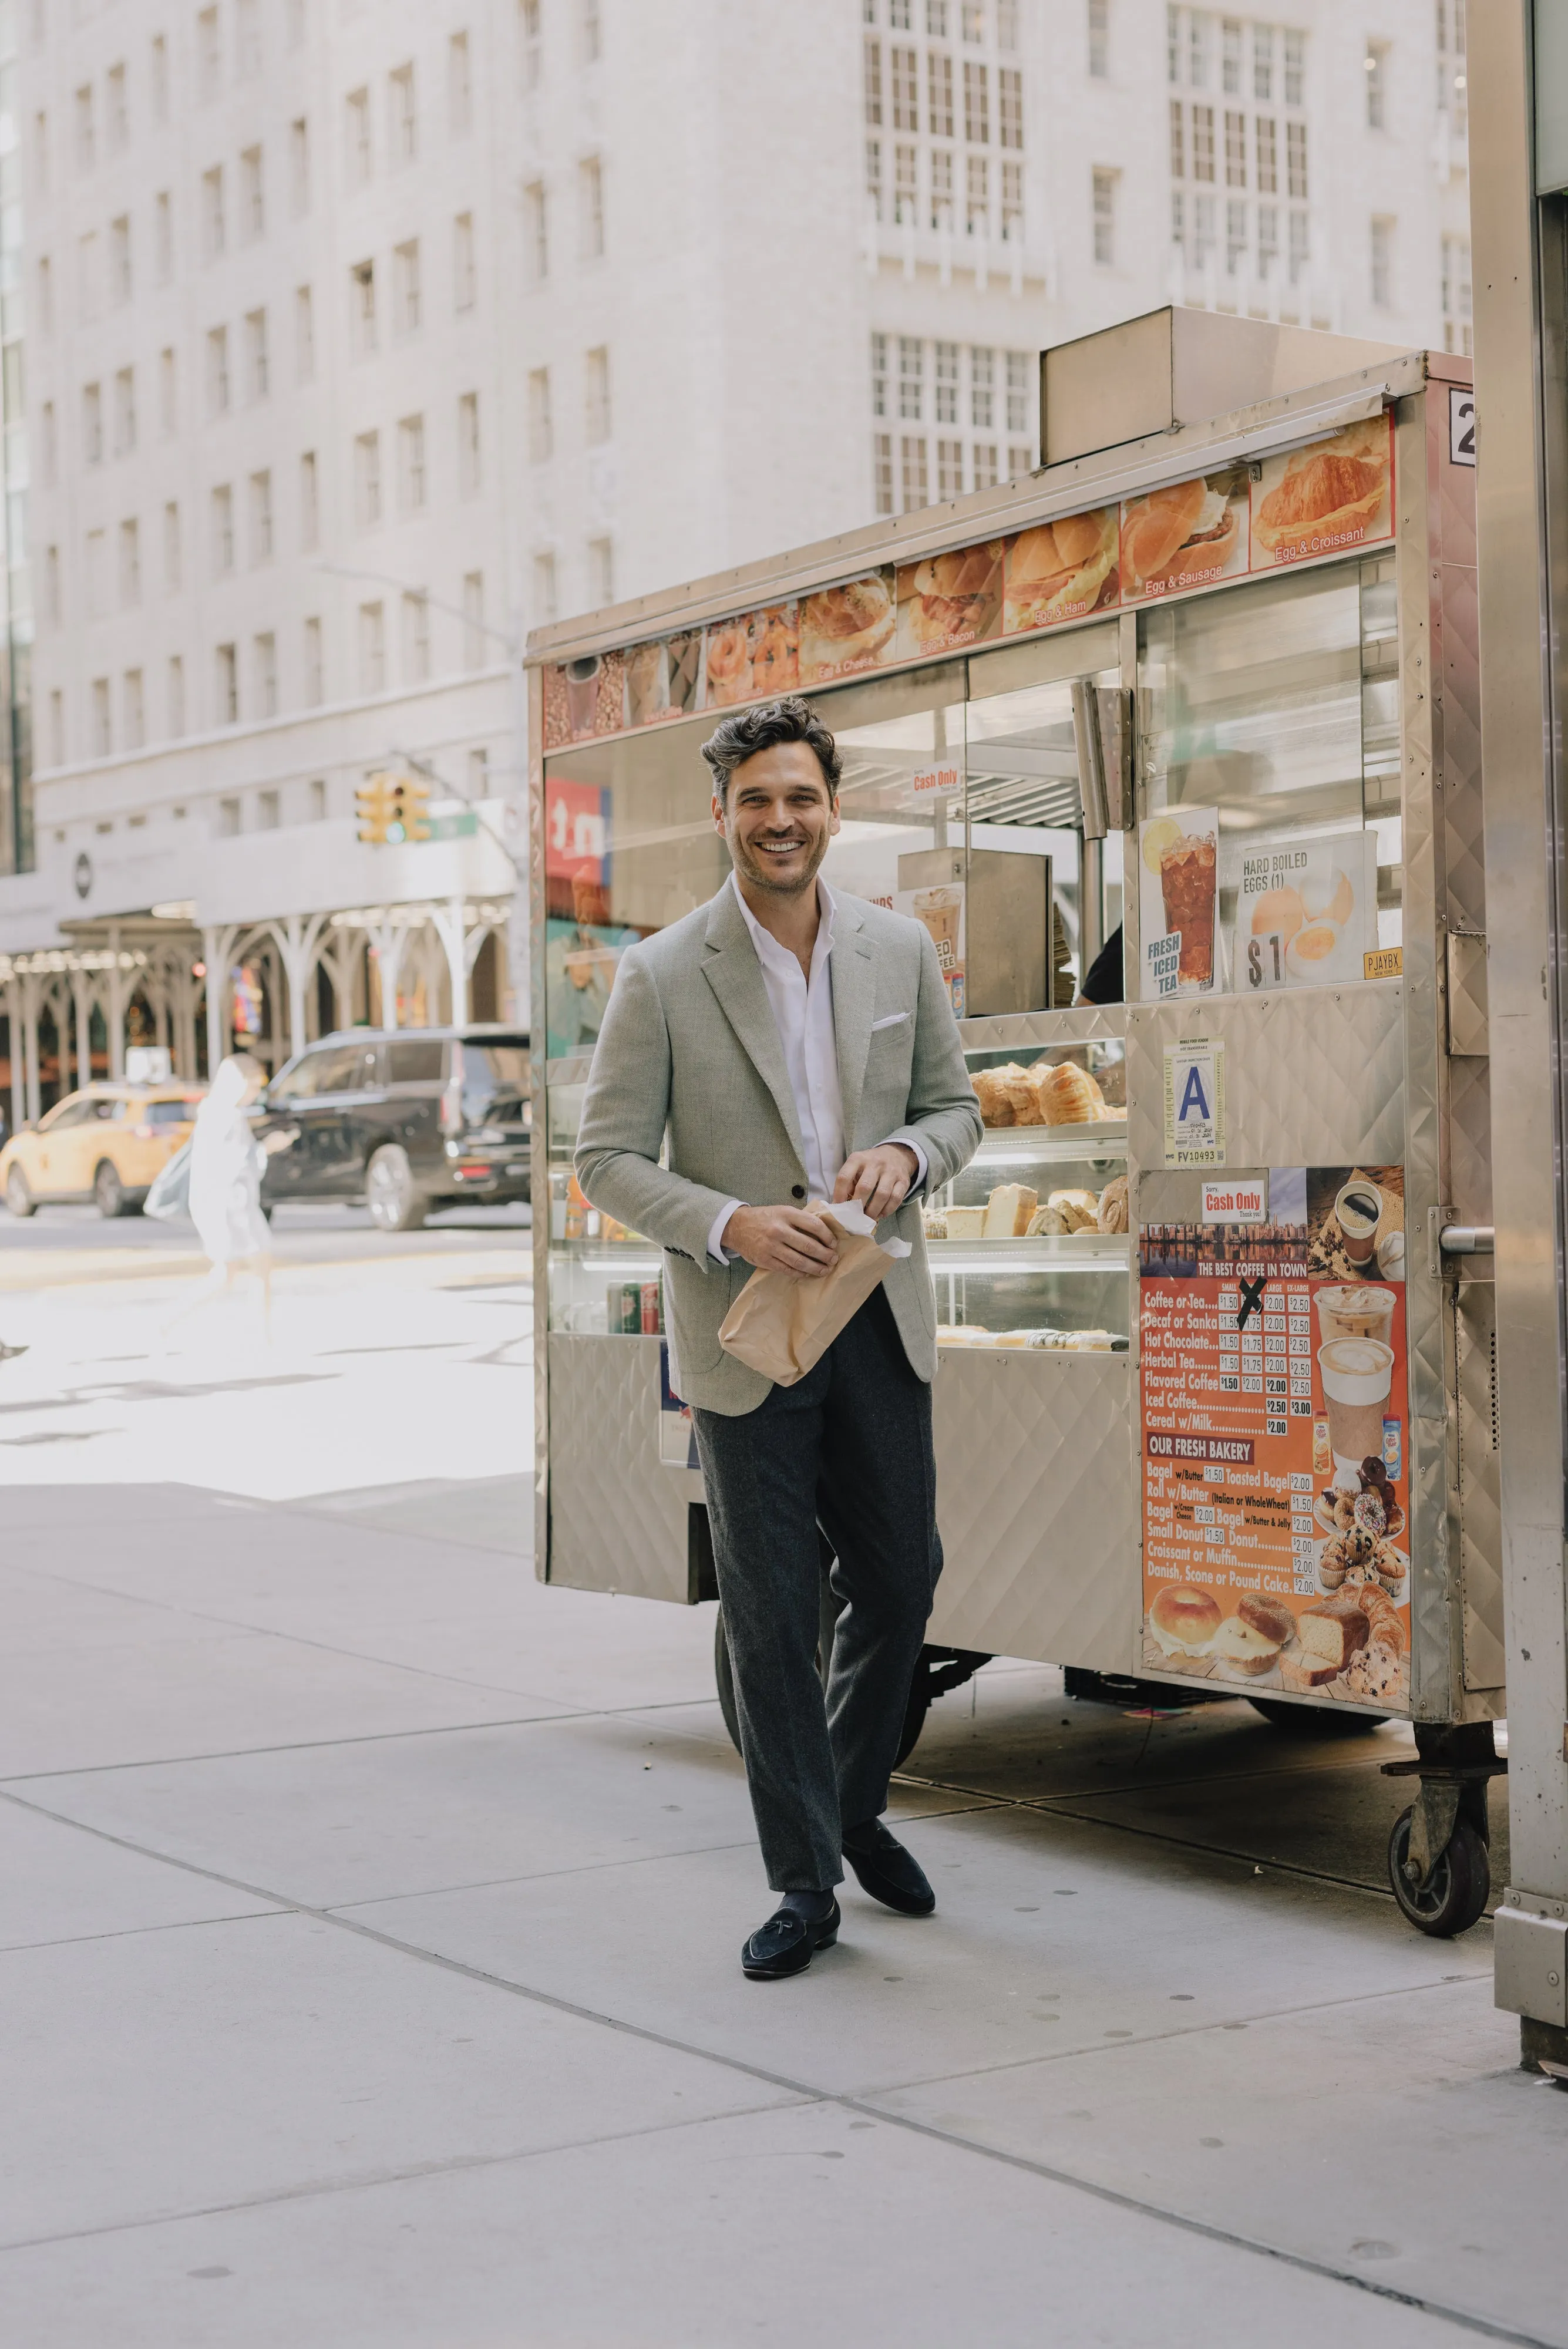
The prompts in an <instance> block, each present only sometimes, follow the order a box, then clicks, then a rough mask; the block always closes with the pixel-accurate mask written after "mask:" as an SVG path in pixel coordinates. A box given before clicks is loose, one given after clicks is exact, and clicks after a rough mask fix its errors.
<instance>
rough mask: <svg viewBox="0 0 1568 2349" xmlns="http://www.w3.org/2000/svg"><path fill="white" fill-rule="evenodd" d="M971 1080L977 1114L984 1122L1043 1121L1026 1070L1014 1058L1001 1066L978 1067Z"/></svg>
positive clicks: (1017, 1123) (1035, 1122)
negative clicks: (976, 1103) (977, 1109)
mask: <svg viewBox="0 0 1568 2349" xmlns="http://www.w3.org/2000/svg"><path fill="white" fill-rule="evenodd" d="M972 1082H973V1085H974V1090H975V1096H976V1098H977V1100H978V1101H979V1102H980V1113H981V1117H982V1118H983V1119H984V1120H985V1123H986V1124H987V1125H1039V1124H1040V1123H1042V1119H1041V1115H1040V1110H1039V1104H1038V1102H1037V1101H1036V1098H1035V1092H1034V1088H1033V1084H1032V1083H1031V1082H1030V1080H1029V1072H1028V1071H1027V1070H1025V1069H1022V1068H1020V1066H1019V1064H1018V1062H1017V1061H1003V1062H1002V1066H1001V1068H1000V1069H977V1070H976V1071H975V1072H974V1077H973V1079H972Z"/></svg>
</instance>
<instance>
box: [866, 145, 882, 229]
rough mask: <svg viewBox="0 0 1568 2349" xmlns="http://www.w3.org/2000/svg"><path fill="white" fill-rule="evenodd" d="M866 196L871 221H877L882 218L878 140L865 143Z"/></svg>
mask: <svg viewBox="0 0 1568 2349" xmlns="http://www.w3.org/2000/svg"><path fill="white" fill-rule="evenodd" d="M866 194H867V200H868V202H869V204H870V209H871V217H872V219H873V220H878V221H879V220H880V219H881V217H882V141H881V140H879V139H867V141H866Z"/></svg>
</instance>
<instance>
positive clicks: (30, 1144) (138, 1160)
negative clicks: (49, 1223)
mask: <svg viewBox="0 0 1568 2349" xmlns="http://www.w3.org/2000/svg"><path fill="white" fill-rule="evenodd" d="M205 1090H206V1088H205V1087H204V1086H202V1085H192V1084H182V1083H181V1082H180V1081H179V1080H178V1079H176V1080H175V1081H172V1082H171V1083H169V1084H161V1085H115V1084H106V1085H88V1087H87V1088H86V1090H85V1092H79V1093H67V1095H66V1098H65V1100H64V1101H62V1102H56V1103H55V1106H54V1108H53V1109H52V1110H50V1111H49V1112H48V1114H47V1117H42V1118H40V1119H39V1121H38V1123H37V1124H36V1125H26V1126H24V1127H23V1128H22V1131H21V1132H20V1133H15V1134H13V1135H12V1137H11V1139H10V1141H9V1142H8V1143H6V1144H5V1149H4V1150H0V1191H3V1192H4V1194H5V1205H6V1206H7V1207H8V1208H9V1209H10V1211H11V1213H12V1215H14V1216H30V1215H31V1214H32V1212H33V1210H34V1208H35V1207H40V1206H49V1205H52V1204H54V1203H55V1202H57V1201H62V1200H66V1201H70V1202H72V1203H73V1204H75V1203H77V1202H81V1201H86V1200H88V1199H90V1200H91V1201H92V1202H93V1204H94V1206H96V1207H97V1209H98V1211H99V1215H100V1216H130V1215H134V1214H135V1213H136V1212H137V1210H138V1209H139V1208H140V1205H141V1202H142V1201H143V1199H145V1197H146V1196H147V1193H148V1188H149V1185H151V1181H152V1178H153V1176H154V1175H155V1174H158V1173H160V1172H161V1169H162V1168H163V1167H164V1166H165V1165H166V1164H168V1162H169V1160H170V1159H171V1158H172V1156H173V1155H174V1153H175V1152H176V1151H177V1150H178V1149H179V1147H180V1144H181V1143H182V1142H186V1141H188V1140H189V1139H190V1135H191V1128H192V1124H193V1123H195V1117H196V1111H197V1107H198V1105H199V1104H200V1102H201V1100H202V1093H203V1092H205Z"/></svg>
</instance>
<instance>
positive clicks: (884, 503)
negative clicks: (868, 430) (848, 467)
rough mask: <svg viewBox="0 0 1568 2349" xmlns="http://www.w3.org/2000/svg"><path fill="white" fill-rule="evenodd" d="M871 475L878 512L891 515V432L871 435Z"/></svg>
mask: <svg viewBox="0 0 1568 2349" xmlns="http://www.w3.org/2000/svg"><path fill="white" fill-rule="evenodd" d="M871 473H872V480H873V484H874V487H875V491H876V498H877V512H878V513H879V514H890V513H891V512H892V511H893V436H892V434H891V433H890V432H874V433H873V434H872V435H871Z"/></svg>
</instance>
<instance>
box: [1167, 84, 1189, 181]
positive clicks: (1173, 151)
mask: <svg viewBox="0 0 1568 2349" xmlns="http://www.w3.org/2000/svg"><path fill="white" fill-rule="evenodd" d="M1186 126H1187V115H1186V110H1185V109H1184V108H1183V106H1182V103H1181V100H1180V99H1179V98H1172V99H1171V101H1170V176H1171V178H1172V179H1173V180H1185V179H1186V177H1187V140H1186V138H1185V136H1184V133H1185V130H1186Z"/></svg>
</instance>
